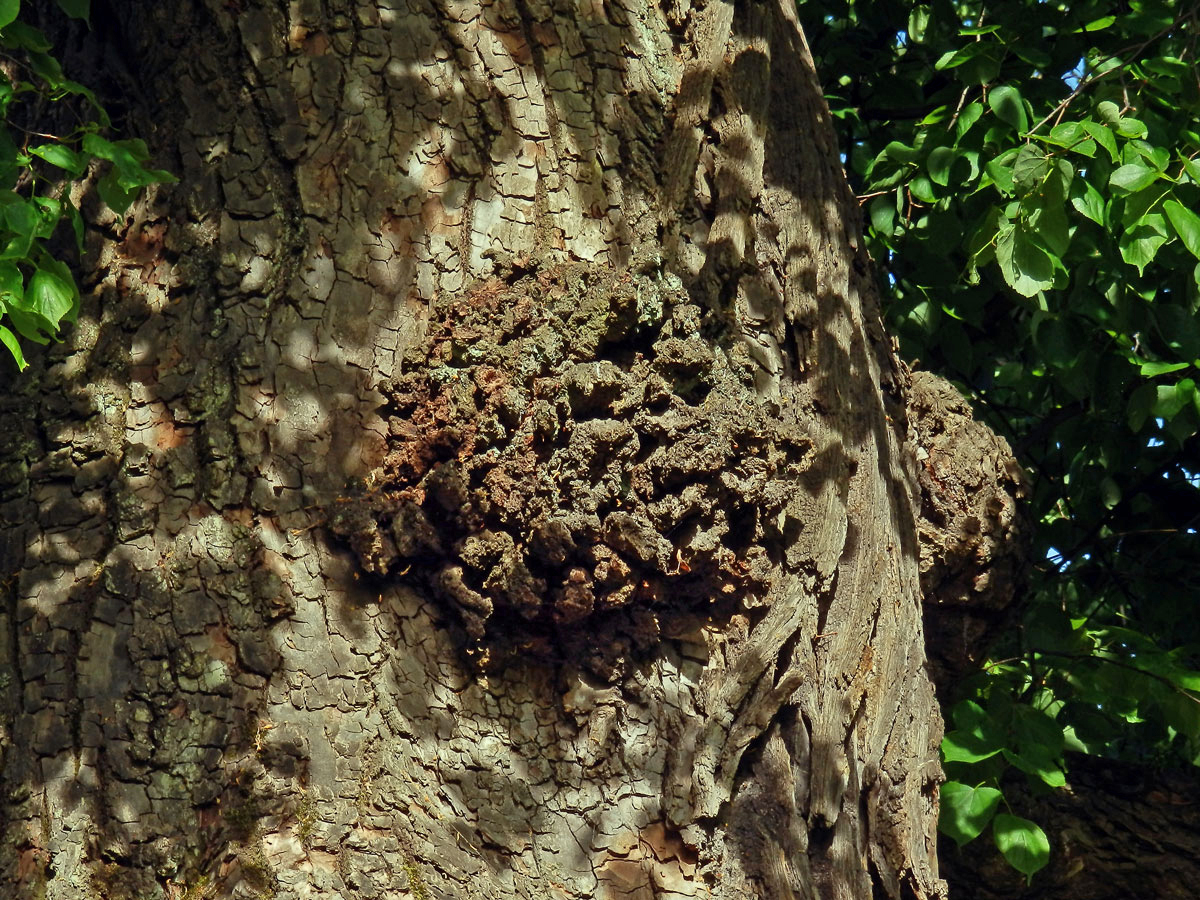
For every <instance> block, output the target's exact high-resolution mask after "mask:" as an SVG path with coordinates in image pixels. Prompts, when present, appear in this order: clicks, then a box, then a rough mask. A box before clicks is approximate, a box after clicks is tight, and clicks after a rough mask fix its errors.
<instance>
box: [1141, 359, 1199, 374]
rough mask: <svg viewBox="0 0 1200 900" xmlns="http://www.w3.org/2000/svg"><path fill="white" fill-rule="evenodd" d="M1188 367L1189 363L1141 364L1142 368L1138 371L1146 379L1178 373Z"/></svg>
mask: <svg viewBox="0 0 1200 900" xmlns="http://www.w3.org/2000/svg"><path fill="white" fill-rule="evenodd" d="M1188 365H1189V363H1185V362H1182V363H1169V362H1147V363H1142V368H1141V369H1140V370H1139V371H1140V372H1141V374H1142V375H1144V376H1146V377H1147V378H1153V377H1154V376H1156V375H1166V374H1167V373H1168V372H1178V371H1179V370H1180V369H1186V368H1187V367H1188Z"/></svg>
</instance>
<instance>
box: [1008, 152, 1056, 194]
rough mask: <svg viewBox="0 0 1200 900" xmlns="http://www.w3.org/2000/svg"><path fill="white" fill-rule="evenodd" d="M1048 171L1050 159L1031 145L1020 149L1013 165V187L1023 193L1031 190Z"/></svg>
mask: <svg viewBox="0 0 1200 900" xmlns="http://www.w3.org/2000/svg"><path fill="white" fill-rule="evenodd" d="M1049 171H1050V159H1049V158H1048V157H1047V156H1046V154H1045V153H1043V152H1042V151H1041V150H1040V149H1039V148H1037V147H1035V146H1033V145H1032V144H1027V145H1026V146H1024V147H1022V148H1021V150H1020V152H1019V153H1018V154H1017V159H1016V162H1014V163H1013V185H1014V186H1015V187H1017V188H1019V189H1020V190H1021V191H1023V192H1028V191H1031V190H1033V189H1034V188H1035V187H1037V186H1038V185H1039V184H1041V182H1042V179H1043V178H1045V177H1046V174H1047V173H1048V172H1049Z"/></svg>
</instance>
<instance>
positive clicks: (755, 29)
mask: <svg viewBox="0 0 1200 900" xmlns="http://www.w3.org/2000/svg"><path fill="white" fill-rule="evenodd" d="M117 7H119V8H117ZM132 7H137V8H136V9H134V8H132ZM102 12H103V13H104V15H103V16H102V17H100V19H101V22H100V25H101V30H102V32H103V34H102V35H101V36H102V37H103V39H105V40H107V41H109V42H110V44H113V45H114V46H116V47H117V55H119V56H120V57H122V58H124V59H127V60H137V61H138V63H137V66H138V70H137V71H135V72H133V73H131V75H132V77H133V78H134V80H135V81H136V82H137V83H138V84H140V85H141V86H142V89H143V90H144V91H145V96H146V99H145V100H144V108H143V107H142V106H136V107H132V108H131V109H130V110H129V115H130V120H131V127H132V129H133V130H135V131H138V132H141V133H148V130H151V131H152V132H153V133H150V135H149V136H150V137H151V138H153V141H154V143H155V144H156V146H157V147H158V148H159V150H160V153H161V157H160V162H161V164H164V165H166V166H168V167H171V168H173V169H175V171H177V172H178V173H179V174H180V176H181V182H180V184H179V186H177V187H175V188H173V189H171V190H169V191H163V192H161V193H159V194H157V195H156V197H154V198H151V199H150V200H149V201H148V202H146V203H144V204H143V205H141V206H140V207H139V208H138V210H137V212H136V214H135V215H133V216H132V217H131V218H130V219H129V220H126V221H114V220H113V219H112V218H111V216H109V217H107V218H106V217H105V216H104V214H103V212H102V211H101V210H99V209H94V210H93V211H92V212H93V214H92V221H93V223H94V225H93V227H92V230H91V232H90V243H89V247H90V253H89V257H88V259H87V260H86V261H85V269H86V271H87V272H89V273H92V274H91V275H90V276H89V278H90V281H89V283H88V286H89V288H90V289H91V290H90V293H89V297H88V299H87V301H86V304H85V310H84V314H83V315H82V317H81V319H80V323H79V326H78V327H77V328H76V330H75V331H74V332H73V333H72V335H71V337H70V339H69V343H68V344H67V345H65V346H63V347H56V348H51V349H50V351H49V352H48V353H47V354H46V355H45V357H44V358H43V359H42V360H41V361H39V362H38V363H37V364H36V365H35V367H34V370H33V372H32V373H31V374H29V375H27V376H26V377H25V378H24V379H22V380H21V381H20V382H19V383H18V386H17V387H16V388H15V389H13V391H12V392H9V393H7V394H6V395H5V397H4V398H3V401H0V402H3V404H4V407H3V417H4V418H3V426H2V430H0V441H2V442H3V461H4V462H3V470H2V471H0V491H2V494H0V498H2V499H0V502H2V503H3V506H2V508H0V509H2V512H3V523H4V524H3V526H2V528H0V541H2V545H0V547H2V560H3V567H4V568H3V573H4V598H5V603H4V606H3V609H2V610H0V624H2V625H3V634H4V635H5V640H4V643H3V648H2V649H0V664H2V666H3V676H2V677H3V692H2V694H0V698H2V699H0V704H2V705H0V725H2V727H3V736H4V743H3V758H2V766H3V767H2V770H0V785H2V787H3V791H2V793H0V804H2V805H0V824H2V825H3V834H2V835H0V839H2V843H0V892H3V893H5V894H6V895H11V896H20V897H27V896H28V897H32V896H45V897H48V898H77V897H81V896H101V897H135V896H136V897H161V896H167V897H180V896H190V897H199V896H210V895H211V896H241V897H254V896H264V897H265V896H276V897H325V896H328V897H362V898H367V897H384V896H386V897H401V896H411V897H415V898H426V897H464V898H466V897H526V896H528V897H558V896H561V897H601V898H603V897H629V898H649V897H659V896H663V897H693V896H694V897H701V896H703V897H719V898H735V897H736V898H743V897H748V896H760V897H772V898H774V897H808V898H816V897H822V898H851V897H854V898H867V897H871V896H889V897H899V896H910V897H922V898H924V897H932V896H937V895H940V894H941V893H942V892H943V890H944V886H943V884H942V882H941V881H940V880H939V878H938V874H937V866H936V861H935V855H934V851H935V845H936V838H935V835H934V822H935V814H936V800H937V784H938V781H939V779H940V770H939V767H938V763H937V756H936V754H937V746H938V742H939V740H940V737H941V720H940V717H939V714H938V711H937V706H936V703H935V700H934V695H933V688H932V685H931V683H930V680H929V678H928V676H927V674H926V672H925V669H924V665H923V663H924V650H923V638H922V625H921V613H920V597H919V591H920V587H919V572H918V555H919V551H918V543H917V537H916V533H915V515H916V513H917V506H918V503H919V501H918V499H917V496H918V495H917V493H916V491H917V487H916V486H917V480H916V473H915V466H914V462H913V460H914V458H915V451H914V450H913V448H911V447H907V448H906V446H905V438H906V433H907V426H906V422H905V406H904V403H905V396H904V381H905V377H906V376H905V374H904V372H903V370H902V369H901V368H900V367H899V366H898V365H897V364H896V362H895V360H894V357H893V354H892V348H891V346H890V344H889V343H888V342H887V340H886V338H885V336H884V334H883V333H882V330H881V327H880V324H879V320H878V314H877V310H876V308H875V300H874V298H873V294H872V289H871V286H870V278H869V276H868V274H867V272H868V268H867V261H866V259H865V257H864V255H863V254H862V252H861V251H860V250H859V249H858V238H857V231H856V229H857V225H856V213H855V211H854V204H853V200H852V198H851V197H850V195H849V192H848V190H847V189H846V186H845V181H844V177H843V174H842V172H841V169H840V167H839V165H838V161H837V155H836V148H835V144H834V141H833V137H832V132H831V130H830V123H829V121H828V114H827V111H826V109H825V106H824V103H823V101H822V99H821V96H820V90H819V87H818V85H817V82H816V80H815V78H814V77H813V73H812V71H811V67H810V61H809V57H808V53H807V51H806V48H805V46H804V43H803V39H802V37H801V34H800V32H799V29H798V26H797V25H796V22H795V20H794V16H793V13H792V11H791V9H790V3H789V2H788V0H770V2H763V3H738V4H736V5H734V4H729V3H723V2H715V0H710V2H707V3H704V4H702V5H700V4H698V5H696V6H689V5H687V4H684V3H675V2H664V3H662V4H661V5H647V4H644V3H641V2H638V0H627V2H621V3H579V4H573V3H568V2H564V0H500V2H496V3H492V4H488V5H483V6H478V5H475V4H473V3H464V2H451V0H428V2H423V0H379V2H374V3H367V2H356V3H351V2H345V0H325V2H319V0H294V2H289V3H284V2H283V0H277V2H266V0H264V2H242V0H230V2H220V0H210V2H199V0H192V2H189V0H172V2H160V3H153V4H150V3H147V4H132V5H130V4H114V8H113V9H111V10H102ZM579 266H583V267H585V269H586V272H583V271H581V270H580V269H579V268H578V267H579ZM573 267H574V268H573ZM489 279H491V280H489ZM539 285H540V286H539ZM631 297H632V299H630V298H631ZM489 304H490V305H489ZM523 304H524V305H523ZM572 304H573V305H574V306H576V307H578V310H579V311H580V315H581V316H582V319H579V320H576V319H574V318H572V316H573V313H572V311H571V308H570V307H571V305H572ZM480 310H483V311H484V312H486V313H487V315H480V314H479V311H480ZM589 310H590V311H592V312H595V318H594V319H588V316H589V312H588V311H589ZM630 310H632V314H630ZM493 312H494V314H495V315H494V316H493V315H492V313H493ZM526 315H527V316H529V318H528V320H526V321H523V322H522V321H518V319H519V318H520V317H521V316H526ZM506 316H507V317H513V318H510V319H506V318H504V317H506ZM630 316H632V317H630ZM497 317H499V318H497ZM623 317H624V318H623ZM552 319H553V320H556V321H557V323H558V324H557V325H556V324H554V323H553V322H551V321H550V320H552ZM585 320H586V321H585ZM589 323H590V324H589ZM597 323H599V324H597ZM460 325H461V326H462V327H463V328H468V327H469V328H475V329H477V330H478V333H477V334H469V333H468V332H466V331H462V332H459V331H458V327H459V326H460ZM543 326H544V327H545V328H546V329H548V330H546V331H545V332H544V333H543V336H544V337H546V341H545V342H543V343H540V344H539V340H540V338H538V337H537V335H536V334H535V332H536V331H537V328H538V327H543ZM593 326H595V327H594V328H593ZM589 328H593V330H591V331H589V330H588V329H589ZM556 329H557V330H556ZM698 335H700V336H703V340H697V336H698ZM502 339H503V340H502ZM456 341H457V343H456ZM556 341H557V343H555V342H556ZM589 341H591V343H589ZM504 347H508V348H510V349H508V350H503V349H502V348H504ZM488 348H491V351H489V352H492V356H491V357H489V356H488V352H482V351H487V350H488ZM477 351H478V352H477ZM472 353H475V354H476V355H475V356H472ZM402 363H403V364H402ZM588 366H591V367H592V368H591V369H588V368H587V367H588ZM580 367H583V368H580ZM656 442H657V443H656ZM486 454H491V456H490V457H487V456H485V455H486ZM558 463H561V466H558V468H557V469H556V468H555V466H556V465H557V464H558ZM623 473H624V476H625V477H624V480H623V477H622V474H623ZM626 481H628V483H626ZM785 488H786V490H785ZM431 504H436V505H431ZM731 507H732V508H731ZM747 507H750V508H747ZM523 529H528V533H524V532H523V531H522V530H523ZM626 578H629V579H630V580H629V581H626V580H624V579H626ZM630 584H632V585H633V586H634V587H633V590H632V591H629V590H626V588H627V587H628V586H629V585H630ZM589 638H592V640H589ZM589 643H594V644H595V646H594V647H592V648H591V649H593V650H595V651H596V652H595V653H592V654H590V655H589V654H588V653H586V652H582V650H581V649H580V648H583V647H585V646H587V645H588V644H589ZM576 653H578V654H579V655H578V656H576ZM189 892H190V893H189Z"/></svg>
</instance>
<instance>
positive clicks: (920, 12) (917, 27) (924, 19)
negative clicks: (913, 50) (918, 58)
mask: <svg viewBox="0 0 1200 900" xmlns="http://www.w3.org/2000/svg"><path fill="white" fill-rule="evenodd" d="M928 25H929V7H928V6H925V5H924V4H923V3H918V4H917V5H916V6H914V7H913V8H912V12H910V13H909V14H908V36H909V38H911V39H912V40H913V41H914V42H915V43H917V44H920V43H921V42H922V41H924V40H925V28H926V27H927V26H928Z"/></svg>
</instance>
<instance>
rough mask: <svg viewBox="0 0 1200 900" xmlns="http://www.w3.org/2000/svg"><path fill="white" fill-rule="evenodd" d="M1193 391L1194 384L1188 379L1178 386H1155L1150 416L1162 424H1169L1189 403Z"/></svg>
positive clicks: (1194, 388)
mask: <svg viewBox="0 0 1200 900" xmlns="http://www.w3.org/2000/svg"><path fill="white" fill-rule="evenodd" d="M1195 390H1196V385H1195V382H1193V381H1192V380H1191V379H1190V378H1185V379H1183V380H1182V381H1180V382H1179V383H1178V384H1160V385H1156V386H1155V391H1154V407H1153V409H1152V411H1151V414H1152V415H1154V416H1155V417H1156V418H1159V419H1162V420H1163V421H1164V422H1170V421H1171V420H1172V419H1174V418H1175V417H1176V416H1177V415H1179V411H1180V410H1181V409H1183V408H1184V407H1186V406H1188V405H1189V404H1190V403H1191V401H1192V394H1194V393H1195Z"/></svg>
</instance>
